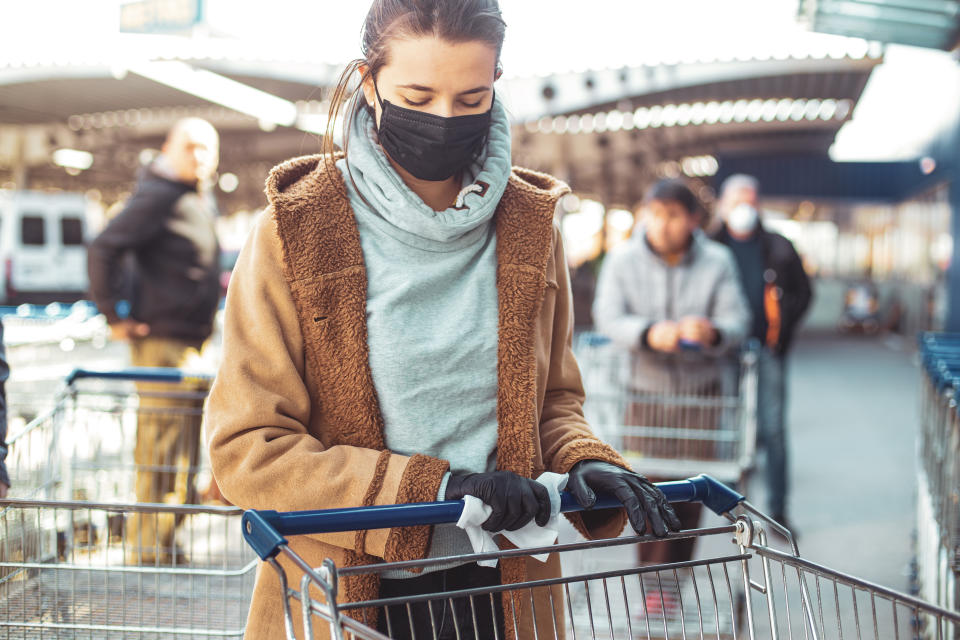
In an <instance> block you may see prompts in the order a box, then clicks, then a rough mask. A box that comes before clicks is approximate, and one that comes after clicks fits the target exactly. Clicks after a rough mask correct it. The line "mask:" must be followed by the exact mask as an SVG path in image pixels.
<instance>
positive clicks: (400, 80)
mask: <svg viewBox="0 0 960 640" xmlns="http://www.w3.org/2000/svg"><path fill="white" fill-rule="evenodd" d="M388 53H389V55H388V56H387V64H386V65H384V66H383V67H382V68H381V70H380V74H379V78H382V79H383V81H385V82H389V83H392V84H394V85H396V86H400V85H420V86H423V87H429V88H431V89H433V90H435V91H454V92H460V91H468V90H470V89H474V88H476V87H477V86H490V85H491V84H492V82H493V75H494V72H495V70H496V64H497V54H496V51H495V50H494V48H493V47H492V46H491V45H490V44H488V43H486V42H483V41H477V40H471V41H467V42H450V41H447V40H443V39H441V38H437V37H435V36H423V37H419V38H395V39H393V40H392V41H391V42H390V44H389V50H388Z"/></svg>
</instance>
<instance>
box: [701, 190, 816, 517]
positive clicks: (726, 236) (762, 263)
mask: <svg viewBox="0 0 960 640" xmlns="http://www.w3.org/2000/svg"><path fill="white" fill-rule="evenodd" d="M758 200H759V183H758V181H757V179H756V178H754V177H752V176H748V175H743V174H737V175H732V176H730V177H729V178H727V179H726V180H725V181H724V183H723V186H722V187H721V189H720V201H719V204H718V212H719V214H720V217H721V218H722V220H723V226H722V227H721V228H720V230H719V232H718V233H717V234H716V236H715V237H714V239H715V240H717V241H718V242H721V243H723V244H725V245H727V246H728V247H730V250H731V251H733V255H734V257H735V258H736V261H737V267H738V270H739V272H740V279H741V282H742V284H743V290H744V293H746V296H747V300H748V301H749V303H750V307H751V310H752V311H753V327H752V329H751V337H753V338H755V339H757V340H759V342H760V343H761V344H762V345H763V347H762V349H761V353H760V360H759V374H760V385H759V406H758V421H759V424H758V439H759V444H760V446H761V447H763V448H764V449H765V450H766V452H767V469H766V480H767V490H768V492H769V494H770V497H769V501H770V505H769V506H770V513H771V515H773V517H774V519H776V520H777V521H778V522H780V523H782V524H786V525H787V526H788V527H789V523H788V522H787V516H786V512H787V510H786V507H787V490H788V483H787V478H788V469H787V432H786V356H787V352H788V351H789V349H790V345H791V342H792V340H793V335H794V331H795V329H796V328H797V326H798V325H799V323H800V319H801V318H802V316H803V314H804V312H805V311H806V310H807V307H808V306H809V305H810V299H811V297H812V291H811V287H810V279H809V278H808V277H807V274H806V272H805V271H804V270H803V263H802V262H801V260H800V256H799V255H797V252H796V250H795V249H794V248H793V245H792V244H791V243H790V241H789V240H787V239H786V238H784V237H783V236H781V235H779V234H777V233H773V232H772V231H768V230H767V229H765V228H764V226H763V222H762V220H761V218H760V212H759V208H758Z"/></svg>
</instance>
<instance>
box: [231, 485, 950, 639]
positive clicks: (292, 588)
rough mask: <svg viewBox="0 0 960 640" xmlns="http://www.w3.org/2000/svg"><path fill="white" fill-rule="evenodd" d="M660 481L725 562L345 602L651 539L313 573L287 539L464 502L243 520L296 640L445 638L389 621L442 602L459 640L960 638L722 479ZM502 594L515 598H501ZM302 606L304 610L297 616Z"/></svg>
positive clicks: (428, 516)
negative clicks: (532, 621) (399, 583)
mask: <svg viewBox="0 0 960 640" xmlns="http://www.w3.org/2000/svg"><path fill="white" fill-rule="evenodd" d="M658 486H659V487H660V489H661V490H662V491H663V492H664V493H665V494H666V495H667V497H668V498H669V499H670V500H671V501H672V502H687V501H697V502H701V503H703V504H704V505H705V506H707V507H708V508H709V509H710V510H712V511H714V512H715V513H717V514H720V515H723V516H724V517H725V518H726V519H727V520H728V521H729V523H728V524H725V525H723V526H717V527H712V528H704V529H697V530H691V531H684V532H680V533H676V534H671V535H670V536H669V537H670V539H671V540H677V539H681V538H685V537H690V536H696V537H698V538H702V539H710V540H712V541H713V542H723V543H726V544H729V542H730V541H731V539H732V543H733V546H732V547H729V546H727V547H725V548H721V547H719V546H718V545H717V544H710V545H709V546H710V547H711V548H713V549H716V550H717V552H716V553H712V554H710V556H709V557H707V558H704V559H698V560H691V561H687V562H678V563H673V564H665V565H658V566H643V567H636V566H633V563H632V562H630V561H629V560H627V561H626V562H625V563H623V565H621V567H622V568H619V569H615V570H610V571H604V572H595V573H583V574H572V575H563V576H562V577H557V578H552V579H545V580H534V581H528V582H523V583H517V584H510V585H498V586H495V587H482V588H474V589H463V590H457V591H447V592H439V593H430V594H424V595H421V596H416V597H408V598H389V599H377V600H370V601H365V602H353V603H337V602H336V594H337V584H338V580H339V579H340V578H342V577H344V576H351V575H358V574H363V573H382V572H384V571H390V570H396V569H411V568H415V567H416V568H428V567H430V566H434V565H436V566H439V565H443V564H449V563H450V562H451V561H456V562H463V563H466V562H475V561H478V560H485V559H491V558H495V559H501V558H508V557H516V556H528V555H535V554H538V553H544V552H550V553H560V554H583V553H588V554H596V553H603V554H611V553H617V552H618V549H631V548H632V545H635V544H637V543H638V542H641V543H643V542H648V541H650V540H651V538H649V537H628V538H614V539H609V540H597V541H591V542H578V543H573V544H563V545H554V546H551V547H545V548H538V549H525V550H516V549H514V550H510V551H500V552H497V553H489V554H473V555H464V556H457V557H455V558H436V559H430V560H421V561H412V562H400V563H384V564H377V565H368V566H360V567H337V566H335V565H334V563H332V562H331V561H329V560H327V561H326V562H324V564H323V565H322V566H321V567H318V568H314V567H310V566H309V565H308V564H307V563H306V562H304V560H303V559H302V558H300V557H299V556H298V555H297V554H296V553H295V552H294V551H292V550H291V549H290V547H289V546H288V545H287V540H286V538H285V537H284V536H286V535H299V534H310V533H327V532H333V531H345V530H353V529H364V528H383V527H395V526H409V525H413V524H439V523H447V522H456V521H457V519H458V518H459V515H460V511H461V510H462V506H463V504H462V501H445V502H434V503H423V504H415V505H409V504H408V505H390V506H374V507H366V508H358V509H334V510H326V511H310V512H293V513H277V512H275V511H248V512H246V513H245V514H244V516H243V527H244V536H245V538H246V540H247V542H248V543H249V544H250V546H251V547H252V548H253V549H254V550H255V551H256V553H257V555H258V556H259V557H260V558H261V559H263V560H264V561H266V562H267V563H269V565H270V566H272V567H273V569H274V570H276V571H277V573H278V575H279V578H280V585H281V587H280V588H281V589H282V590H283V595H284V603H285V605H284V606H285V609H284V616H285V621H286V629H285V633H286V637H287V638H294V637H298V636H299V637H314V636H313V634H314V633H315V632H317V631H325V630H326V629H329V634H330V637H332V638H337V639H338V640H339V639H341V638H364V639H371V640H379V639H383V638H391V637H413V638H437V637H438V633H437V626H436V624H432V626H430V627H428V631H426V632H425V633H424V632H421V631H417V630H416V629H415V627H414V624H413V623H412V621H411V624H410V627H409V629H407V628H406V626H403V628H394V627H393V626H392V624H391V623H390V620H391V616H389V615H387V612H388V610H389V609H390V608H391V607H399V608H400V609H401V610H404V611H406V612H407V615H408V616H410V618H411V620H412V619H413V618H416V617H418V616H419V617H420V618H421V619H422V618H426V619H428V620H435V617H434V616H435V615H436V612H438V611H441V610H443V608H444V607H449V608H450V609H451V610H454V609H456V608H457V607H459V610H460V611H462V612H464V614H465V616H464V617H463V618H462V619H464V620H465V621H466V623H465V624H464V625H462V627H463V628H461V627H460V626H457V625H456V624H455V625H454V629H453V632H454V633H453V636H454V637H456V638H461V637H464V638H474V637H478V636H477V634H475V633H474V629H476V628H477V626H478V624H483V622H482V619H483V618H484V617H485V616H486V617H487V618H488V619H493V620H496V622H494V623H493V624H492V628H493V631H494V633H493V635H494V637H497V638H505V637H512V638H516V637H536V638H565V637H567V638H599V637H603V638H638V637H640V638H707V637H709V638H730V639H733V638H787V637H789V638H794V637H796V638H805V639H819V638H827V637H830V638H833V637H839V638H844V637H847V638H849V637H856V638H864V637H869V638H919V637H923V638H939V639H956V638H958V637H960V613H957V612H955V611H950V610H947V609H943V608H940V607H937V606H935V605H931V604H928V603H926V602H924V601H922V600H920V599H918V598H915V597H912V596H909V595H906V594H902V593H898V592H896V591H894V590H891V589H887V588H885V587H882V586H879V585H876V584H873V583H870V582H867V581H864V580H860V579H859V578H855V577H853V576H849V575H846V574H843V573H840V572H837V571H833V570H831V569H829V568H826V567H823V566H821V565H818V564H815V563H813V562H810V561H808V560H805V559H803V558H801V557H800V554H799V551H798V549H797V546H796V543H795V542H794V541H793V539H792V537H791V536H790V533H789V532H788V531H786V530H785V529H783V528H782V527H781V526H780V525H778V524H777V523H776V522H774V521H772V520H771V519H770V518H768V517H767V516H765V515H764V514H762V513H760V512H759V511H757V510H756V509H755V508H754V507H753V506H752V505H750V504H749V503H748V502H746V501H745V500H744V499H743V496H741V495H739V494H737V493H735V492H733V491H732V490H731V489H729V488H728V487H726V486H725V485H723V484H721V483H719V482H718V481H716V480H714V479H713V478H711V477H709V476H698V477H695V478H690V479H688V480H683V481H677V482H665V483H660V484H659V485H658ZM616 505H617V503H616V501H615V499H612V498H609V497H601V499H600V502H599V503H598V506H599V507H613V506H616ZM579 509H580V507H579V506H578V505H577V504H576V502H575V501H574V500H573V499H572V497H571V496H570V495H568V494H564V495H563V497H562V507H561V510H562V511H564V512H568V511H576V510H579ZM768 528H769V529H775V530H777V531H778V532H779V533H780V535H782V536H784V537H785V538H786V539H787V540H788V541H789V544H788V548H787V549H786V550H782V549H776V548H774V547H772V546H770V545H769V544H768V541H767V530H768ZM702 546H707V545H702ZM631 555H632V554H631V553H630V552H629V551H628V552H627V553H626V554H625V556H626V558H629V557H630V556H631ZM279 556H284V557H285V558H286V559H287V560H288V561H290V562H291V563H292V565H293V566H295V567H297V568H298V569H300V570H302V571H303V574H304V575H303V580H302V581H301V583H300V584H299V585H290V584H288V582H287V577H286V573H285V571H284V569H283V566H282V565H281V563H280V562H279V561H278V557H279ZM626 558H625V559H626ZM678 585H686V586H685V587H680V586H678ZM297 587H299V588H297ZM504 592H506V593H509V594H510V595H511V596H512V597H507V598H502V597H501V594H503V593H504ZM538 599H539V601H540V602H544V601H546V602H547V603H548V605H547V606H546V608H545V609H544V608H541V610H540V611H539V614H540V615H539V616H537V618H538V624H537V626H536V627H535V628H534V631H533V633H532V635H521V634H520V633H519V632H518V627H519V625H520V621H519V619H518V613H517V609H516V608H515V605H514V603H515V602H519V603H521V605H522V606H523V607H530V608H531V609H532V610H533V611H534V612H535V613H537V612H536V605H535V602H537V601H538ZM498 601H502V602H503V603H504V604H502V605H501V606H502V613H501V614H498V612H497V604H496V603H497V602H498ZM371 608H373V609H375V610H376V611H377V612H378V617H379V619H382V620H386V621H387V623H386V624H385V625H384V624H381V626H380V630H379V631H378V630H377V629H376V628H374V627H375V626H376V625H375V624H374V622H373V621H372V620H370V619H368V618H366V611H369V610H370V609H371ZM296 609H299V614H300V615H297V616H295V610H296ZM669 609H673V610H674V611H673V612H670V611H669ZM454 619H456V618H454ZM501 620H502V622H501ZM541 620H542V621H541ZM384 626H385V627H386V628H383V627H384ZM321 627H322V629H321ZM303 630H305V631H306V633H305V634H303V633H302V631H303ZM418 634H419V635H418ZM278 635H279V630H278Z"/></svg>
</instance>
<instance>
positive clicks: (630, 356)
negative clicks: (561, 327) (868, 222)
mask: <svg viewBox="0 0 960 640" xmlns="http://www.w3.org/2000/svg"><path fill="white" fill-rule="evenodd" d="M576 352H577V362H578V363H579V365H580V368H581V371H582V374H583V381H584V389H585V391H586V401H585V402H584V414H585V416H586V418H587V421H588V422H589V423H590V425H591V427H592V428H593V430H594V432H595V433H596V434H597V435H598V436H600V437H601V438H603V439H604V440H606V441H607V442H608V443H610V444H611V446H613V447H614V448H616V449H617V450H619V451H621V452H622V453H623V454H624V455H625V456H626V457H627V458H628V459H629V460H630V461H631V463H634V464H635V466H636V467H637V468H639V469H643V473H644V474H645V475H647V476H649V477H651V478H663V479H669V478H683V477H686V476H690V475H695V474H698V473H708V474H710V475H712V476H713V477H716V478H719V479H721V480H723V481H725V482H730V483H740V482H742V481H744V480H745V476H746V474H747V472H748V471H749V470H750V469H751V468H752V466H753V464H754V455H755V450H756V429H757V371H756V361H757V355H756V352H755V351H754V350H753V349H750V348H745V349H744V350H743V351H742V352H737V353H734V354H731V355H710V354H708V353H700V352H696V353H694V352H690V353H681V354H678V355H676V356H671V357H669V358H658V357H657V356H655V355H652V354H642V353H637V352H632V351H628V350H626V349H622V348H620V347H617V346H616V345H614V344H613V343H612V342H611V341H610V339H609V338H607V337H605V336H602V335H600V334H596V333H583V334H580V336H579V337H578V339H577V347H576ZM740 486H743V485H742V484H740Z"/></svg>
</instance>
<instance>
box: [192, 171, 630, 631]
mask: <svg viewBox="0 0 960 640" xmlns="http://www.w3.org/2000/svg"><path fill="white" fill-rule="evenodd" d="M329 160H330V159H329V158H327V159H326V161H325V159H324V157H323V156H309V157H303V158H296V159H293V160H290V161H288V162H286V163H284V164H282V165H280V166H278V167H276V168H275V169H274V170H273V171H272V172H271V174H270V177H269V179H268V181H267V189H266V191H267V196H268V198H269V202H270V206H269V208H268V210H267V211H266V212H265V214H264V215H263V216H262V217H261V218H260V219H259V221H258V223H257V225H256V227H255V228H254V230H253V231H252V233H251V235H250V237H249V238H248V240H247V243H246V246H245V247H244V249H243V251H242V252H241V254H240V257H239V259H238V261H237V265H236V268H235V270H234V274H233V277H232V279H231V282H230V289H229V293H228V295H227V307H226V322H225V327H224V344H223V349H224V351H223V364H222V365H221V368H220V371H219V373H218V375H217V379H216V382H215V383H214V385H213V388H212V390H211V393H210V398H209V401H208V405H207V429H208V445H209V448H210V457H211V461H212V463H213V469H214V474H215V476H216V479H217V481H218V482H219V484H220V487H221V489H222V491H223V494H224V495H225V496H226V497H227V498H228V499H229V500H231V501H232V502H233V503H234V504H237V505H240V506H242V507H244V508H247V509H276V510H278V511H297V510H305V509H327V508H337V507H347V506H358V505H380V504H396V503H411V502H425V501H431V500H435V499H436V496H437V491H438V490H439V487H440V482H441V479H442V477H443V475H444V473H445V472H446V471H447V469H448V463H447V462H446V461H445V460H438V459H435V458H431V457H428V456H425V455H419V454H417V455H413V456H405V455H398V454H396V453H393V452H391V451H388V450H386V448H385V445H384V438H383V418H382V416H381V414H380V410H379V407H378V404H377V396H376V390H375V388H374V385H373V378H372V375H371V371H370V366H369V362H368V351H367V340H366V337H367V327H366V315H365V313H366V293H367V280H366V270H365V267H364V262H363V253H362V250H361V245H360V237H359V234H358V231H357V225H356V221H355V219H354V216H353V212H352V210H351V208H350V204H349V200H348V198H347V193H346V188H345V185H344V183H343V180H342V178H341V176H340V173H339V171H337V170H336V169H335V167H333V166H332V163H330V162H329ZM566 192H567V187H566V185H564V184H562V183H560V182H558V181H556V180H554V179H553V178H551V177H549V176H546V175H542V174H538V173H534V172H531V171H525V170H522V169H515V170H514V171H513V174H512V175H511V177H510V180H509V184H508V186H507V188H506V191H505V192H504V194H503V197H502V198H501V201H500V203H499V206H498V208H497V211H496V214H495V218H494V219H495V224H496V235H497V293H498V307H499V330H498V335H499V347H498V367H497V376H498V395H497V417H498V438H497V466H498V469H502V470H509V471H513V472H516V473H518V474H520V475H522V476H524V477H528V478H530V477H536V476H537V475H538V474H540V473H541V472H543V471H554V472H558V473H565V472H566V471H568V470H569V469H570V468H571V467H572V466H573V465H574V464H576V463H577V462H579V461H581V460H586V459H597V460H606V461H609V462H613V463H615V464H619V465H621V466H626V462H625V461H624V460H623V459H622V458H621V457H620V455H619V454H617V453H616V452H615V451H614V450H612V449H611V448H610V447H608V446H607V445H606V444H604V443H603V442H601V441H600V440H598V439H597V438H596V437H594V436H593V434H592V433H591V432H590V429H589V427H588V426H587V424H586V422H585V421H584V418H583V411H582V407H581V405H582V402H583V388H582V384H581V380H580V373H579V370H578V368H577V363H576V361H575V359H574V356H573V353H572V350H571V336H572V328H573V317H572V310H571V296H570V287H569V281H568V273H567V268H566V263H565V261H564V257H563V247H562V244H561V241H560V236H559V231H558V228H557V226H556V225H555V224H554V222H553V217H554V209H555V205H556V202H557V200H558V198H560V197H561V196H562V195H563V194H564V193H566ZM398 339H402V337H398ZM570 520H571V521H572V523H573V524H574V526H576V527H577V529H578V530H579V531H580V532H581V533H583V534H584V535H586V536H588V537H591V538H599V537H611V536H616V535H618V534H619V533H620V531H621V530H622V529H623V526H624V524H625V522H626V517H625V514H624V512H623V510H622V509H621V510H614V511H606V512H596V513H594V514H591V515H590V517H589V518H587V519H586V520H587V521H586V522H585V519H584V518H583V517H582V516H580V515H573V516H572V517H570ZM431 533H432V527H429V526H421V527H408V528H394V529H377V530H369V531H357V532H350V533H333V534H321V535H312V536H299V537H296V538H293V539H291V540H290V547H291V548H292V549H293V550H294V551H296V552H297V553H298V554H300V556H302V557H303V558H304V559H305V560H306V561H307V562H308V563H310V564H311V565H312V566H319V565H320V564H321V562H322V561H323V560H324V559H325V558H331V559H333V560H334V562H335V563H336V564H337V566H355V565H358V564H369V563H374V562H381V561H387V562H390V561H401V560H414V559H421V558H424V557H425V556H426V553H427V551H428V549H429V546H430V535H431ZM280 562H281V564H282V565H283V566H284V567H285V569H286V571H287V575H288V581H289V582H288V583H289V584H290V585H291V586H294V585H298V584H299V581H300V577H301V575H302V573H301V572H300V571H298V570H297V569H296V568H295V567H294V566H292V565H291V563H289V562H287V561H285V560H284V559H283V558H282V557H281V558H280ZM500 568H501V576H502V580H503V582H504V584H508V583H516V582H521V581H523V580H527V579H531V580H532V579H542V578H550V577H556V576H558V575H559V569H560V562H559V559H558V558H557V557H556V554H554V555H553V556H552V557H551V558H550V560H549V561H548V562H547V563H540V562H537V561H536V560H532V559H523V558H514V559H504V560H502V561H501V564H500ZM378 593H379V580H378V578H377V576H376V574H366V575H362V576H351V577H344V578H342V579H341V581H340V589H339V594H338V600H339V601H340V602H357V601H361V600H368V599H374V598H376V597H377V595H378ZM553 596H554V598H556V601H557V603H560V602H562V597H563V596H562V591H561V589H560V588H559V587H553ZM281 597H282V596H281V590H280V582H279V580H278V578H277V576H276V573H275V572H274V570H273V568H271V567H269V566H267V565H265V564H262V565H261V567H260V570H259V572H258V574H257V580H256V586H255V588H254V595H253V602H252V604H251V607H250V613H249V617H248V620H247V629H246V637H247V638H273V637H277V636H279V635H281V634H282V630H283V608H282V604H281V603H282V600H281ZM315 597H317V596H315ZM549 597H550V594H549V593H548V592H547V591H546V590H545V589H539V590H537V593H536V595H535V597H534V602H533V606H534V607H535V610H536V611H537V612H538V615H537V622H536V623H537V628H538V631H539V633H540V635H541V636H542V637H554V631H553V628H554V622H555V621H554V620H553V619H552V618H551V614H550V611H551V609H553V610H555V612H556V613H555V615H556V616H557V619H556V624H557V625H558V627H559V629H561V631H559V634H560V636H561V637H562V628H563V620H562V616H563V613H562V608H561V607H560V606H557V607H553V608H552V607H551V606H550V603H549ZM503 603H504V607H505V612H506V614H507V627H508V630H507V634H508V636H510V637H511V638H512V637H514V636H515V635H517V633H516V632H515V631H514V630H513V622H512V618H513V616H514V615H516V616H517V618H518V625H519V626H518V632H519V636H520V637H522V638H525V637H532V636H533V629H532V624H533V620H532V618H533V616H531V615H530V613H531V602H530V594H529V591H524V592H522V593H519V592H518V593H516V594H514V595H513V598H512V602H511V597H510V596H509V595H504V598H503ZM293 607H294V623H295V624H296V625H297V633H298V636H299V637H302V628H301V627H300V624H299V621H300V613H299V611H298V609H297V603H296V602H294V603H293ZM364 614H365V615H366V616H367V620H366V621H367V623H368V624H371V625H373V624H375V617H376V615H377V614H376V612H375V611H374V610H372V609H365V610H363V611H362V612H359V611H357V612H354V614H353V615H354V616H355V617H360V618H362V617H363V615H364ZM314 628H315V630H316V637H318V638H326V637H327V633H328V628H327V627H326V626H325V625H323V624H317V625H315V626H314Z"/></svg>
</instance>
